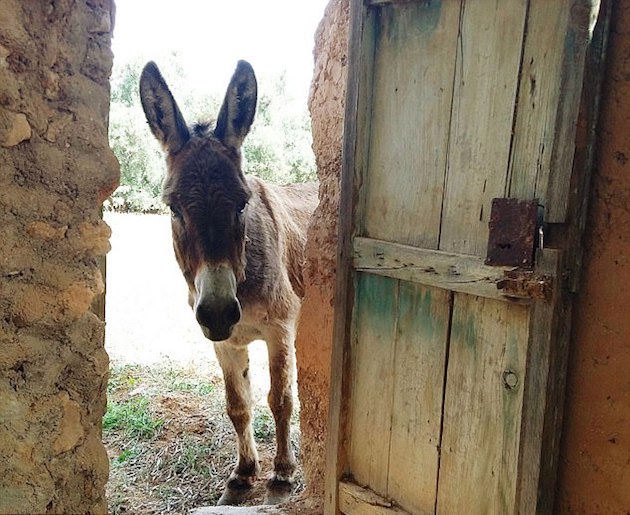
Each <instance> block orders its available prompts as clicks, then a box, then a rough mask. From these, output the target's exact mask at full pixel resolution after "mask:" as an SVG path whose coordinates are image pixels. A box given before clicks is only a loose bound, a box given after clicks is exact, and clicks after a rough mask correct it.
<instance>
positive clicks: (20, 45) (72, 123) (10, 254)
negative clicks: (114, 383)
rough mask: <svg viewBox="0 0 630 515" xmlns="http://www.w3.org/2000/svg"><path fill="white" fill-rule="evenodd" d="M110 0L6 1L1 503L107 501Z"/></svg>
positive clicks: (20, 508) (1, 66) (0, 166)
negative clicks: (100, 311)
mask: <svg viewBox="0 0 630 515" xmlns="http://www.w3.org/2000/svg"><path fill="white" fill-rule="evenodd" d="M112 26H113V2H112V1H111V0H100V1H99V0H84V1H76V2H74V1H69V0H52V1H46V2H40V1H28V2H25V1H22V0H3V1H2V7H1V8H0V421H1V423H0V513H105V512H106V511H107V505H106V500H105V483H106V481H107V475H108V460H107V455H106V452H105V449H104V447H103V444H102V442H101V418H102V415H103V413H104V410H105V405H106V398H105V392H106V385H107V375H108V358H107V354H106V353H105V350H104V322H103V321H102V320H100V319H99V318H98V317H97V316H96V315H94V314H93V313H91V312H90V311H89V309H90V305H91V302H92V299H93V297H94V296H95V295H97V294H99V293H100V292H102V291H103V278H102V277H101V273H100V271H99V269H98V266H97V260H98V258H99V257H100V256H102V255H104V254H105V253H106V252H107V250H108V248H109V228H108V227H107V226H106V225H105V224H104V223H103V222H102V221H101V219H100V205H101V202H102V200H103V199H104V198H105V197H106V196H107V195H108V194H109V193H110V192H111V191H112V189H113V188H114V187H115V186H116V184H117V182H118V178H119V171H118V164H117V162H116V159H115V157H114V155H113V154H112V152H111V150H110V149H109V144H108V140H107V119H108V111H109V82H108V77H109V74H110V71H111V65H112V53H111V50H110V40H111V31H112Z"/></svg>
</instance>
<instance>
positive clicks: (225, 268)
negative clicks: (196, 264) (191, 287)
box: [193, 263, 241, 342]
mask: <svg viewBox="0 0 630 515" xmlns="http://www.w3.org/2000/svg"><path fill="white" fill-rule="evenodd" d="M195 290H196V295H195V297H196V298H195V302H194V305H193V309H194V310H195V317H196V318H197V322H199V325H200V326H201V329H202V331H203V334H204V336H205V337H206V338H209V339H210V340H212V341H215V342H220V341H223V340H227V339H228V338H229V337H230V336H231V334H232V330H233V329H234V326H235V325H236V324H237V323H238V321H239V320H240V319H241V305H240V303H239V301H238V299H237V298H236V277H235V276H234V272H233V271H232V268H231V267H230V266H229V265H227V264H225V263H221V264H219V265H215V266H208V265H203V266H202V267H201V269H200V270H199V271H198V272H197V275H196V277H195Z"/></svg>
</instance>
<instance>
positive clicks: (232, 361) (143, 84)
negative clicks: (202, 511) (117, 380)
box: [140, 61, 317, 504]
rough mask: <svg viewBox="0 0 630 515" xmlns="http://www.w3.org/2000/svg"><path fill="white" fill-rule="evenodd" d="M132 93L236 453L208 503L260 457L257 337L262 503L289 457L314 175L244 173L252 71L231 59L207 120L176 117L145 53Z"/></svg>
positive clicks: (282, 495)
mask: <svg viewBox="0 0 630 515" xmlns="http://www.w3.org/2000/svg"><path fill="white" fill-rule="evenodd" d="M140 98H141V101H142V107H143V109H144V113H145V115H146V118H147V122H148V124H149V127H150V128H151V131H152V132H153V135H154V136H155V137H156V138H157V139H158V141H159V142H160V143H161V145H162V147H163V149H164V151H165V154H166V162H167V174H166V179H165V182H164V190H163V200H164V202H165V203H166V204H167V205H168V206H169V207H170V209H171V214H172V216H171V226H172V235H173V247H174V249H175V256H176V258H177V262H178V263H179V266H180V268H181V270H182V273H183V275H184V278H185V279H186V282H187V284H188V292H189V293H188V303H189V304H190V306H191V308H192V309H193V311H194V313H195V317H196V319H197V322H198V324H199V325H200V327H201V330H202V332H203V334H204V336H205V337H206V338H208V339H209V340H211V341H212V342H214V348H215V351H216V355H217V358H218V361H219V364H220V365H221V369H222V371H223V379H224V382H225V392H226V401H227V402H226V404H227V412H228V415H229V417H230V419H231V421H232V424H233V425H234V429H235V430H236V435H237V439H238V446H237V447H238V458H237V463H236V466H235V468H234V470H233V472H232V473H231V475H230V477H229V478H228V480H227V483H226V487H225V489H224V491H223V494H222V496H221V498H220V499H219V502H218V504H240V503H241V502H243V501H244V500H245V499H246V498H247V496H248V494H249V492H250V490H251V488H252V486H253V484H254V481H255V480H256V478H257V476H258V475H259V473H260V463H259V460H258V453H257V451H256V444H255V442H254V435H253V430H252V395H251V386H250V381H249V357H248V348H247V345H248V344H249V343H250V342H251V341H253V340H255V339H262V340H265V341H266V343H267V349H268V353H269V368H270V375H271V388H270V391H269V395H268V401H269V406H270V408H271V411H272V413H273V416H274V419H275V423H276V446H277V448H276V456H275V459H274V471H273V474H272V476H271V478H270V479H269V480H268V481H267V485H266V486H267V493H266V496H265V503H266V504H277V503H279V502H283V501H285V500H286V499H287V498H288V497H289V495H290V493H291V490H292V482H293V476H294V473H295V470H296V467H297V463H296V459H295V456H294V453H293V450H292V448H291V444H290V441H289V429H290V428H289V419H290V417H291V412H292V409H293V396H292V380H293V374H294V371H295V351H294V339H295V331H296V323H297V319H298V315H299V311H300V302H301V298H302V296H303V293H304V284H303V279H302V267H303V265H304V243H305V239H306V229H307V225H308V223H309V220H310V217H311V214H312V212H313V210H314V209H315V206H316V204H317V185H316V184H314V183H313V184H300V185H297V184H294V185H286V186H276V185H272V184H268V183H266V182H263V181H262V180H260V179H258V178H256V177H252V176H245V175H244V174H243V171H242V170H241V145H242V143H243V140H244V138H245V136H246V135H247V134H248V132H249V129H250V126H251V124H252V122H253V120H254V115H255V111H256V101H257V83H256V77H255V75H254V70H253V69H252V67H251V65H250V64H249V63H247V62H245V61H239V62H238V65H237V67H236V70H235V72H234V75H233V76H232V79H231V80H230V83H229V85H228V88H227V93H226V95H225V99H224V101H223V105H222V107H221V109H220V111H219V115H218V118H217V121H216V125H215V127H214V130H212V129H211V128H210V124H208V123H197V124H195V125H193V126H191V127H188V126H187V125H186V122H185V121H184V117H183V116H182V113H181V112H180V110H179V108H178V106H177V103H176V102H175V99H174V98H173V95H172V94H171V91H170V90H169V88H168V86H167V84H166V82H165V81H164V79H163V78H162V75H161V74H160V71H159V69H158V67H157V66H156V65H155V63H153V62H149V63H147V65H146V66H145V67H144V70H143V71H142V75H141V77H140Z"/></svg>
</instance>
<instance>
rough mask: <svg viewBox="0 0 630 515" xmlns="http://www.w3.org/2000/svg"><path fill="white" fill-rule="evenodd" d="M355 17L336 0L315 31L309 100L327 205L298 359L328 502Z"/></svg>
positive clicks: (313, 256)
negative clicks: (341, 190)
mask: <svg viewBox="0 0 630 515" xmlns="http://www.w3.org/2000/svg"><path fill="white" fill-rule="evenodd" d="M348 12H349V1H348V0H330V2H329V4H328V6H327V7H326V11H325V14H324V18H323V19H322V21H321V23H320V25H319V27H318V29H317V32H316V34H315V51H314V58H315V70H314V75H313V82H312V84H311V93H310V98H309V110H310V112H311V118H312V128H313V150H314V152H315V157H316V161H317V174H318V176H319V180H320V187H319V198H320V203H319V206H318V207H317V210H316V211H315V215H314V220H313V222H312V223H311V226H310V229H309V233H308V241H307V249H306V252H307V255H308V270H307V273H306V295H305V298H304V302H303V304H302V314H301V318H300V325H299V328H298V336H297V342H296V354H297V363H298V390H299V396H300V404H301V412H300V426H301V433H302V444H301V445H302V465H303V467H304V474H305V478H306V482H307V493H308V494H310V495H313V496H319V497H321V498H323V495H324V472H325V464H326V463H325V462H326V449H325V446H326V425H327V422H328V395H329V376H330V355H331V348H332V328H333V298H334V293H335V261H336V254H337V211H338V205H339V178H340V175H341V148H342V137H343V113H344V103H345V94H346V69H347V67H346V61H347V51H348V48H347V47H348Z"/></svg>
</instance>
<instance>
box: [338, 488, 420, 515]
mask: <svg viewBox="0 0 630 515" xmlns="http://www.w3.org/2000/svg"><path fill="white" fill-rule="evenodd" d="M339 509H340V510H341V512H342V513H346V514H347V515H408V514H407V512H406V511H403V510H401V509H400V508H398V507H396V506H394V505H392V503H391V502H390V501H388V500H386V499H383V498H382V497H381V496H379V495H376V494H375V493H374V492H371V491H370V490H368V489H367V488H361V487H360V486H357V485H355V484H354V483H349V482H345V481H342V482H341V483H339ZM418 515H423V514H422V513H418Z"/></svg>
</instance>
